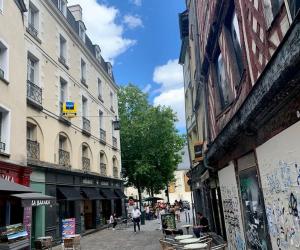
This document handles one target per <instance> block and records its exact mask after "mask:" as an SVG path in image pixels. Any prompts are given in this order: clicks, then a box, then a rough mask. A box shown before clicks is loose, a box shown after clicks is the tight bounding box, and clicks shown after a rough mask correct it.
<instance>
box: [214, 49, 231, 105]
mask: <svg viewBox="0 0 300 250" xmlns="http://www.w3.org/2000/svg"><path fill="white" fill-rule="evenodd" d="M215 68H216V77H217V86H218V92H219V97H220V106H221V109H222V110H223V109H224V108H225V107H226V106H228V105H229V104H230V87H229V83H228V79H227V76H226V68H225V62H224V58H223V56H222V54H221V52H219V53H218V55H217V56H216V59H215Z"/></svg>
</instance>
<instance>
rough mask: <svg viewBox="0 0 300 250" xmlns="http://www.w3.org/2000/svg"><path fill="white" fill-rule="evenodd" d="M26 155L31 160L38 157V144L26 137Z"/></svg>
mask: <svg viewBox="0 0 300 250" xmlns="http://www.w3.org/2000/svg"><path fill="white" fill-rule="evenodd" d="M27 157H28V158H29V159H33V160H39V159H40V144H39V143H38V142H37V141H33V140H30V139H27Z"/></svg>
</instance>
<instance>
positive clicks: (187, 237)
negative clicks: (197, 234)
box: [175, 234, 194, 240]
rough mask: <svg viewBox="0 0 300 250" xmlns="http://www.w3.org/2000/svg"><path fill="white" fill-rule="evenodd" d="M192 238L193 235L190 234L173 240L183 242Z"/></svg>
mask: <svg viewBox="0 0 300 250" xmlns="http://www.w3.org/2000/svg"><path fill="white" fill-rule="evenodd" d="M193 237H194V235H192V234H185V235H178V236H176V237H175V240H185V239H190V238H193Z"/></svg>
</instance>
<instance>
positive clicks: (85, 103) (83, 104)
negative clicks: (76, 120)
mask: <svg viewBox="0 0 300 250" xmlns="http://www.w3.org/2000/svg"><path fill="white" fill-rule="evenodd" d="M87 104H88V103H87V98H85V97H84V96H83V97H82V116H83V117H85V118H86V117H87Z"/></svg>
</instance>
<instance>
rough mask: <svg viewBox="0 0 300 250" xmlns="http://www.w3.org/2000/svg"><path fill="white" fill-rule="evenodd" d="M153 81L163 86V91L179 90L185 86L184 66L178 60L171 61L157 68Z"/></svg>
mask: <svg viewBox="0 0 300 250" xmlns="http://www.w3.org/2000/svg"><path fill="white" fill-rule="evenodd" d="M153 81H154V82H156V83H159V84H161V86H162V89H163V90H168V89H174V88H179V87H181V86H182V84H183V73H182V66H180V65H179V64H178V60H177V59H175V60H169V61H168V62H167V63H166V64H165V65H161V66H158V67H156V68H155V70H154V74H153Z"/></svg>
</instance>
